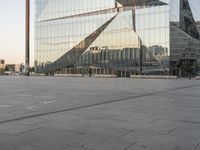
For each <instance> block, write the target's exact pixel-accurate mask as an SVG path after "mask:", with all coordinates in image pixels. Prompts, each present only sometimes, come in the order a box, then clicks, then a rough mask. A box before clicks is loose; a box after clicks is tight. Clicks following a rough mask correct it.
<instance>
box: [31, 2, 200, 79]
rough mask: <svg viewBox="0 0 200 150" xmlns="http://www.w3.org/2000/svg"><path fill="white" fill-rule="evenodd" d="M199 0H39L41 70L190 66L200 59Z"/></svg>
mask: <svg viewBox="0 0 200 150" xmlns="http://www.w3.org/2000/svg"><path fill="white" fill-rule="evenodd" d="M199 6H200V2H197V1H196V0H36V15H35V16H36V17H35V68H36V69H35V70H36V72H37V73H45V74H48V75H52V74H57V73H61V74H62V73H74V74H83V73H89V72H90V71H91V72H92V73H94V74H116V75H118V76H130V75H131V74H144V75H176V74H178V72H179V71H180V70H181V71H182V72H181V73H183V72H184V71H186V72H187V70H186V69H185V68H184V65H186V64H189V65H191V66H193V65H198V64H199V63H200V61H199V60H200V48H199V46H200V35H199V33H200V23H199V22H198V20H200V17H199V16H198V7H199ZM179 73H180V72H179Z"/></svg>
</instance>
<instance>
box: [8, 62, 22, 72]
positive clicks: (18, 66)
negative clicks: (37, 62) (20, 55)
mask: <svg viewBox="0 0 200 150" xmlns="http://www.w3.org/2000/svg"><path fill="white" fill-rule="evenodd" d="M5 69H6V71H10V72H21V71H22V65H21V64H6V65H5Z"/></svg>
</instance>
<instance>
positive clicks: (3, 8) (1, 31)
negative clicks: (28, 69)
mask: <svg viewBox="0 0 200 150" xmlns="http://www.w3.org/2000/svg"><path fill="white" fill-rule="evenodd" d="M32 2H33V1H32ZM33 10H34V9H33V4H32V15H33ZM24 16H25V0H0V19H1V21H0V59H5V61H6V63H7V64H8V63H17V64H19V63H22V62H24V55H25V52H24V49H25V48H24V47H25V46H24V45H25V44H24V37H25V24H24V22H25V17H24ZM32 18H33V17H32ZM32 33H33V31H32ZM32 36H33V35H32ZM32 45H33V42H32ZM31 48H32V51H33V46H31ZM32 58H33V54H32ZM32 64H33V60H32Z"/></svg>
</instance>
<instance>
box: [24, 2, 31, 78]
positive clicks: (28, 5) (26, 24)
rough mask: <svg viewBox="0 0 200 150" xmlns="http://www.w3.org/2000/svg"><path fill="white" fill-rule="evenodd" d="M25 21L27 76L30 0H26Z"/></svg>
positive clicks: (26, 69)
mask: <svg viewBox="0 0 200 150" xmlns="http://www.w3.org/2000/svg"><path fill="white" fill-rule="evenodd" d="M25 13H26V14H25V15H26V23H25V28H26V29H25V73H26V75H27V76H29V67H30V0H26V12H25Z"/></svg>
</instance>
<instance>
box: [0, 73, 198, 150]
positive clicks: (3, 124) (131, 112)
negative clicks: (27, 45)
mask: <svg viewBox="0 0 200 150" xmlns="http://www.w3.org/2000/svg"><path fill="white" fill-rule="evenodd" d="M0 150H200V81H197V80H187V79H178V80H148V79H146V80H140V79H102V78H65V77H4V76H1V77H0Z"/></svg>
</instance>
